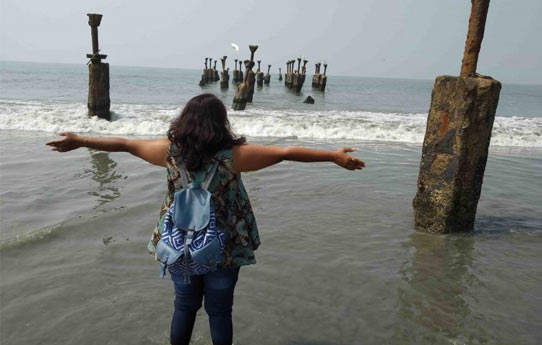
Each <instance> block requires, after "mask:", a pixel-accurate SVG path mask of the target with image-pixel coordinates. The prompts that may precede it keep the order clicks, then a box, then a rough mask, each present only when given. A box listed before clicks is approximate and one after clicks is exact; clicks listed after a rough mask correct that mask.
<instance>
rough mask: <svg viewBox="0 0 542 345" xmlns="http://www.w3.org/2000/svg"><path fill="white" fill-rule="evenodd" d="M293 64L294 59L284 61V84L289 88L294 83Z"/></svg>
mask: <svg viewBox="0 0 542 345" xmlns="http://www.w3.org/2000/svg"><path fill="white" fill-rule="evenodd" d="M294 65H295V60H290V61H288V62H286V77H285V78H284V86H286V87H287V88H289V89H291V88H292V87H293V85H294Z"/></svg>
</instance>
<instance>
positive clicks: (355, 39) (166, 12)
mask: <svg viewBox="0 0 542 345" xmlns="http://www.w3.org/2000/svg"><path fill="white" fill-rule="evenodd" d="M0 1H1V18H0V29H1V36H0V38H1V50H0V60H15V61H19V60H20V61H39V62H66V63H86V57H85V54H87V53H90V52H91V50H92V49H91V38H90V27H89V26H88V23H87V16H86V13H90V12H94V13H101V14H103V15H104V17H103V20H102V24H101V26H100V28H99V34H100V35H99V36H100V48H101V50H102V53H103V54H107V55H108V58H107V61H108V62H109V63H110V64H112V65H131V66H156V67H181V68H201V67H202V66H203V61H204V58H205V57H213V58H218V57H221V56H222V55H228V58H229V59H231V60H232V59H235V58H238V59H246V58H248V56H249V51H248V47H247V46H248V44H258V45H259V46H260V48H259V49H258V51H257V52H256V59H261V60H262V64H264V65H267V64H272V65H273V68H272V71H276V68H277V67H279V66H280V67H282V69H283V70H284V69H285V61H286V60H288V59H291V58H296V57H298V56H303V57H305V58H306V59H307V60H309V61H310V62H309V66H310V68H309V72H310V73H311V74H312V72H313V71H314V65H313V63H314V62H316V61H327V62H328V64H329V67H328V73H329V74H338V75H357V76H370V77H397V78H423V79H434V78H435V76H437V75H440V74H452V75H457V74H459V70H460V66H461V59H462V56H463V49H464V44H465V38H466V32H467V25H468V17H469V13H470V1H469V0H351V1H332V0H329V1H314V0H313V1H297V0H289V1H284V0H275V1H262V0H260V1H257V0H253V1H249V0H239V1H210V0H190V1H184V0H161V1H149V0H147V1H140V0H125V1H120V0H119V1H117V0H92V1H88V0H76V1H74V0H47V1H43V0H0ZM541 18H542V0H493V1H491V5H490V7H489V14H488V19H487V22H486V31H485V37H484V41H483V43H482V50H481V54H480V59H479V61H478V72H479V73H481V74H485V75H490V76H492V77H494V78H495V79H498V80H500V81H502V82H514V83H534V84H542V19H541ZM232 42H235V43H237V44H238V45H239V46H240V47H241V50H240V51H239V52H235V51H234V50H233V49H232V47H231V43H232ZM231 60H229V61H231ZM231 66H232V64H230V67H231Z"/></svg>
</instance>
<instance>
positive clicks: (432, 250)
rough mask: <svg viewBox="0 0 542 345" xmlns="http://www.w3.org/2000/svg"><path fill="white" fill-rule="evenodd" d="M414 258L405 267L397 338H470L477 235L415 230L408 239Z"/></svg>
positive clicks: (458, 340) (437, 341) (414, 341)
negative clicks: (470, 290)
mask: <svg viewBox="0 0 542 345" xmlns="http://www.w3.org/2000/svg"><path fill="white" fill-rule="evenodd" d="M406 245H407V246H408V247H409V249H413V250H414V254H413V258H412V260H411V261H407V262H405V263H404V264H403V266H402V267H401V270H400V275H401V277H402V280H403V282H402V284H401V285H400V287H399V288H398V298H399V310H398V313H399V319H400V322H398V323H397V326H396V328H395V329H394V335H393V343H394V344H405V343H406V344H445V343H457V344H462V343H464V342H465V341H467V340H468V339H469V338H468V336H467V335H466V334H465V325H466V323H467V322H468V320H469V319H470V316H471V315H470V314H471V309H470V307H469V302H468V295H469V294H468V290H469V287H470V286H471V285H472V284H473V283H474V282H476V281H477V278H476V276H475V275H474V274H473V273H471V272H472V271H471V269H470V268H471V265H472V262H473V248H474V236H471V235H468V234H467V235H431V234H425V233H418V232H414V233H413V234H412V235H411V236H410V241H409V242H407V244H406Z"/></svg>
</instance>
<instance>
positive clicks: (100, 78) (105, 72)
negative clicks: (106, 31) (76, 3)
mask: <svg viewBox="0 0 542 345" xmlns="http://www.w3.org/2000/svg"><path fill="white" fill-rule="evenodd" d="M87 16H88V25H90V28H91V35H92V54H87V58H89V59H90V61H89V63H88V99H87V108H88V115H89V116H94V115H96V116H98V117H99V118H102V119H106V120H111V111H110V108H111V99H110V98H109V64H108V63H102V59H105V58H106V57H107V55H102V54H100V47H99V45H98V26H100V22H101V21H102V15H101V14H95V13H89V14H87Z"/></svg>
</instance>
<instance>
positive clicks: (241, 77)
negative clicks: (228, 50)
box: [237, 60, 244, 83]
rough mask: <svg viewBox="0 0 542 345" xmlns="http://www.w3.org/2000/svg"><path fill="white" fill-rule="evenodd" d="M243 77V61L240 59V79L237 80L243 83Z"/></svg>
mask: <svg viewBox="0 0 542 345" xmlns="http://www.w3.org/2000/svg"><path fill="white" fill-rule="evenodd" d="M243 79H244V77H243V61H241V60H239V79H237V82H238V83H242V82H243Z"/></svg>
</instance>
